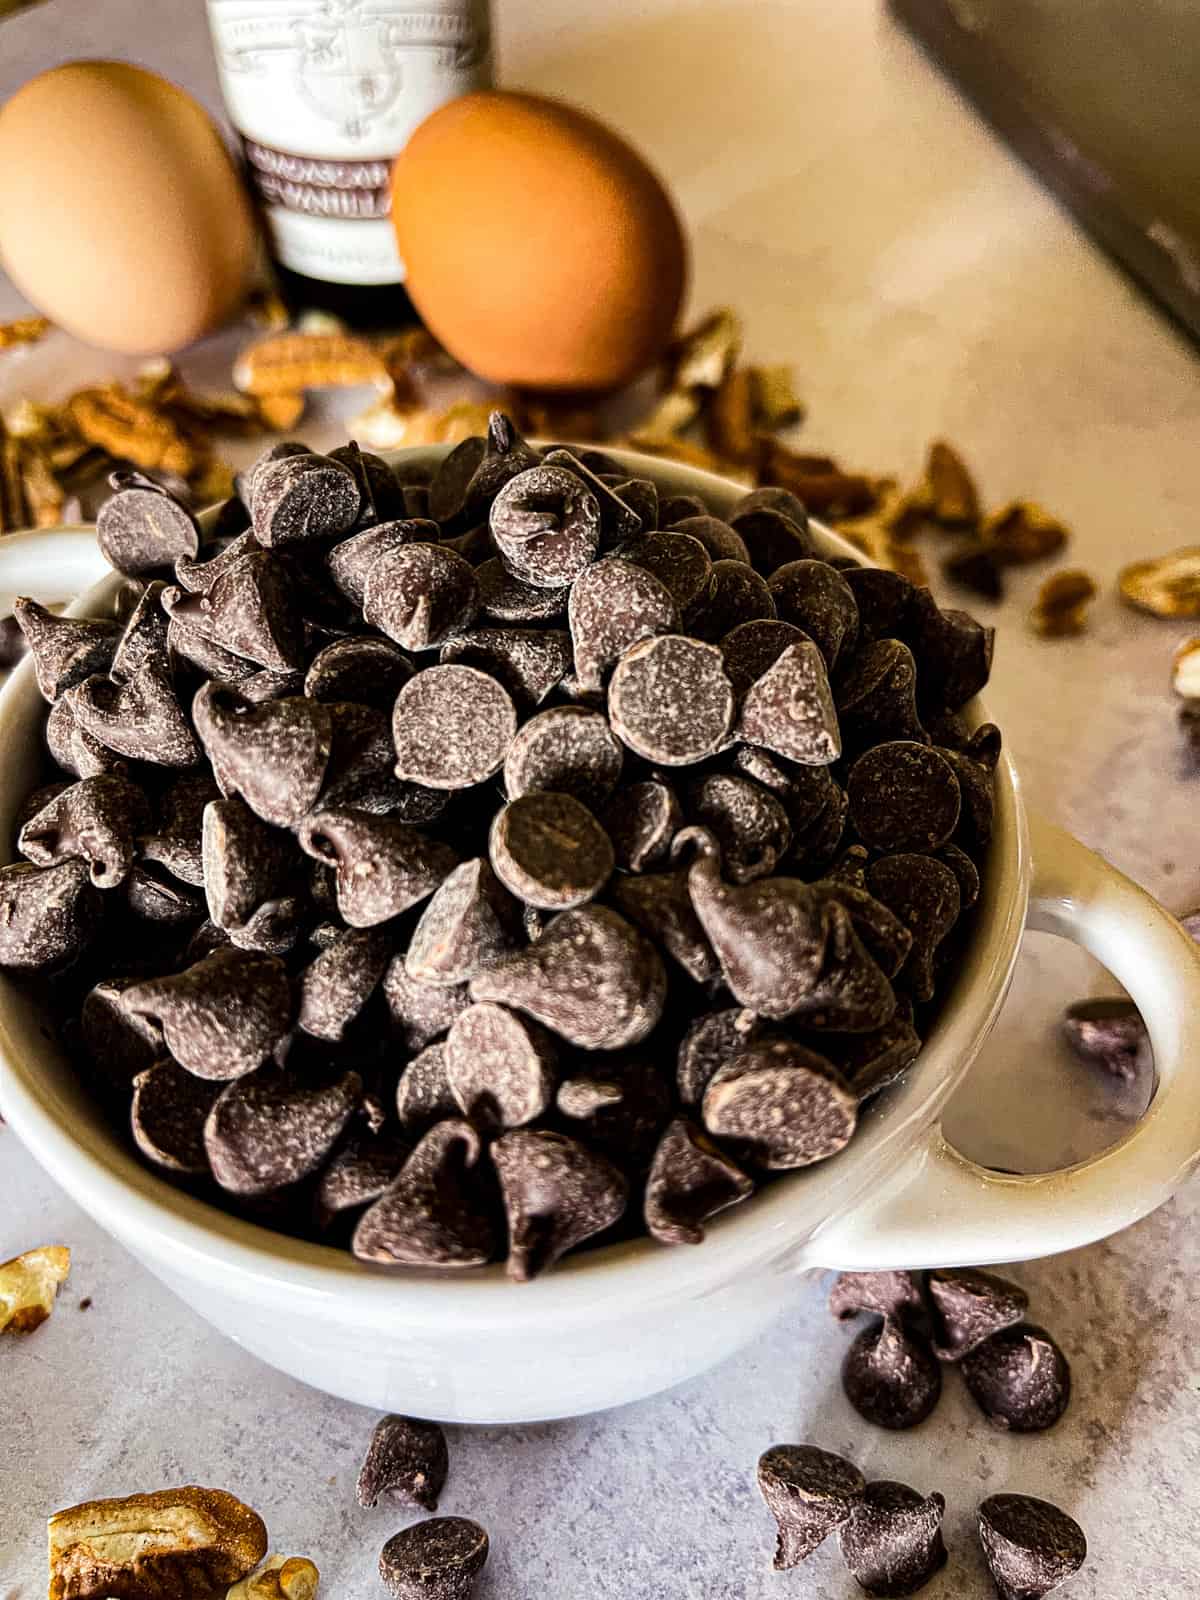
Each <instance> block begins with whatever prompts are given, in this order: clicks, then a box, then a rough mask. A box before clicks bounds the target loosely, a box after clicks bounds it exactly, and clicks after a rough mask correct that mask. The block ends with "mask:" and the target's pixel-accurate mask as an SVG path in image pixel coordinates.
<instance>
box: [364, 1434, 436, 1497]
mask: <svg viewBox="0 0 1200 1600" xmlns="http://www.w3.org/2000/svg"><path fill="white" fill-rule="evenodd" d="M449 1470H450V1452H449V1451H448V1450H447V1449H446V1435H445V1434H444V1433H443V1432H442V1430H441V1429H440V1428H439V1427H438V1425H437V1423H436V1422H422V1421H420V1419H419V1418H417V1417H398V1416H390V1417H381V1418H380V1419H379V1421H378V1422H377V1423H376V1424H375V1431H374V1433H372V1435H371V1443H370V1444H369V1445H368V1446H367V1454H366V1459H365V1460H364V1461H363V1464H362V1467H361V1468H360V1469H359V1474H358V1483H357V1486H356V1488H355V1498H356V1499H357V1501H358V1503H359V1505H360V1506H363V1507H364V1508H366V1507H369V1506H373V1505H377V1504H378V1502H379V1496H380V1495H381V1494H382V1495H386V1496H387V1498H388V1499H389V1500H391V1501H394V1502H395V1503H396V1504H397V1505H402V1506H418V1507H419V1508H420V1509H421V1510H422V1511H436V1510H437V1503H438V1495H440V1494H441V1492H442V1490H443V1488H444V1487H445V1484H446V1474H447V1473H448V1472H449Z"/></svg>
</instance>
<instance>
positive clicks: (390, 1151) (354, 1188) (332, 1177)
mask: <svg viewBox="0 0 1200 1600" xmlns="http://www.w3.org/2000/svg"><path fill="white" fill-rule="evenodd" d="M363 1104H364V1107H365V1104H366V1096H365V1095H364V1097H363ZM407 1157H408V1146H407V1145H405V1144H403V1143H402V1142H401V1141H400V1140H399V1139H398V1138H396V1136H395V1135H394V1134H391V1133H378V1132H375V1133H351V1134H350V1135H349V1136H348V1137H347V1138H345V1139H344V1140H343V1142H342V1143H341V1145H339V1147H338V1149H337V1150H336V1151H335V1152H334V1154H333V1156H332V1157H331V1158H330V1161H329V1165H328V1166H327V1167H326V1168H325V1170H324V1171H323V1172H322V1173H321V1176H320V1178H319V1179H318V1181H317V1187H316V1191H315V1193H314V1195H313V1217H314V1220H315V1222H316V1224H317V1226H318V1227H319V1228H329V1227H330V1226H331V1225H332V1224H333V1223H335V1222H336V1221H337V1219H338V1218H339V1217H342V1216H344V1215H345V1214H346V1213H347V1212H349V1211H361V1210H362V1208H363V1207H364V1206H367V1205H370V1203H371V1201H372V1200H378V1199H379V1197H380V1195H381V1194H383V1192H384V1191H385V1190H386V1189H387V1188H388V1187H389V1186H390V1185H391V1184H392V1182H393V1181H394V1180H395V1179H396V1177H397V1176H398V1175H399V1172H400V1168H401V1167H402V1166H403V1165H404V1163H405V1160H406V1159H407Z"/></svg>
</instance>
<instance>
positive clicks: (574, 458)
mask: <svg viewBox="0 0 1200 1600" xmlns="http://www.w3.org/2000/svg"><path fill="white" fill-rule="evenodd" d="M597 453H598V452H595V451H574V450H565V449H558V450H547V452H546V455H545V463H546V465H547V466H548V467H559V468H561V469H563V470H564V471H566V472H568V473H570V474H571V475H572V476H573V477H576V478H578V479H580V481H581V482H582V483H584V484H585V485H586V487H587V488H588V489H590V490H591V492H592V494H593V495H595V497H596V504H597V506H598V507H599V509H600V546H601V548H602V549H604V550H611V549H612V547H613V546H614V545H616V544H620V543H621V541H622V540H624V539H634V538H636V537H637V536H638V534H640V533H642V532H644V531H646V528H645V525H644V524H643V522H642V519H641V517H640V516H639V514H638V512H637V511H636V510H635V508H634V507H633V506H631V505H630V504H629V502H628V501H627V500H625V499H624V498H623V497H622V495H621V494H620V493H619V491H618V490H617V488H616V484H617V483H618V482H621V481H623V480H622V479H621V478H620V477H619V476H618V474H617V473H609V474H608V481H607V482H606V481H605V479H604V478H602V477H601V476H600V473H601V470H602V469H601V467H600V465H599V464H598V463H597V462H595V461H594V460H587V461H585V460H584V459H583V458H584V456H592V457H594V456H595V455H596V454H597Z"/></svg>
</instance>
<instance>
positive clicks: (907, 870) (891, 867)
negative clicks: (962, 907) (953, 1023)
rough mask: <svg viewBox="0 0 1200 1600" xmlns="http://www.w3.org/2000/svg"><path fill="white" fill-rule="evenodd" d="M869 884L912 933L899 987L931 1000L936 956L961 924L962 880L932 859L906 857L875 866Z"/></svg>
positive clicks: (887, 858)
mask: <svg viewBox="0 0 1200 1600" xmlns="http://www.w3.org/2000/svg"><path fill="white" fill-rule="evenodd" d="M867 884H868V889H869V892H870V893H871V894H872V895H873V896H874V897H875V899H876V900H881V901H882V902H883V904H884V905H885V906H887V907H888V909H889V910H891V911H893V912H894V913H895V914H896V916H897V917H898V918H899V919H900V921H901V922H902V923H903V924H904V925H905V927H907V928H908V930H909V932H910V933H911V934H912V949H911V951H910V952H909V955H908V958H907V960H906V961H905V963H904V965H903V966H902V967H901V969H900V972H899V974H898V975H897V981H898V983H899V984H900V986H901V987H903V988H905V989H907V990H908V991H909V992H910V993H911V994H912V995H913V998H914V999H916V1000H920V1001H925V1000H931V999H932V998H933V993H934V957H935V955H936V953H937V949H938V946H939V945H940V944H941V943H942V940H943V939H944V938H945V937H946V935H947V934H948V933H949V932H950V930H951V928H953V926H954V924H955V923H956V922H957V920H958V914H959V893H958V879H957V878H956V877H955V876H954V874H953V872H951V870H950V868H949V867H947V866H946V865H945V864H944V863H943V862H941V861H937V860H935V859H934V858H933V857H932V856H927V855H919V854H914V853H910V852H902V853H900V854H898V855H889V856H884V857H882V859H881V860H879V861H875V862H872V864H871V866H870V867H869V868H868V871H867ZM885 1020H886V1019H885Z"/></svg>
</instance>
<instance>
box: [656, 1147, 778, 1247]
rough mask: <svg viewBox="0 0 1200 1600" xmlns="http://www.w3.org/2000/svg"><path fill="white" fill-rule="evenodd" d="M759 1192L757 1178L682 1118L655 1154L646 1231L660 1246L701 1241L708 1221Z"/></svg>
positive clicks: (698, 1242)
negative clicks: (756, 1183)
mask: <svg viewBox="0 0 1200 1600" xmlns="http://www.w3.org/2000/svg"><path fill="white" fill-rule="evenodd" d="M753 1192H754V1182H753V1179H751V1178H749V1177H747V1176H746V1174H745V1173H744V1172H743V1171H742V1169H741V1168H740V1167H739V1166H737V1165H736V1164H735V1163H734V1162H733V1161H731V1160H730V1159H729V1157H728V1156H727V1155H725V1154H724V1152H723V1151H721V1150H718V1148H717V1147H716V1145H715V1144H713V1143H712V1141H711V1140H710V1139H707V1138H706V1137H705V1135H704V1133H703V1131H702V1130H701V1129H700V1128H697V1127H696V1126H695V1124H694V1123H691V1122H688V1121H686V1120H685V1119H684V1118H682V1117H679V1118H677V1119H676V1120H675V1121H674V1122H672V1123H671V1125H670V1127H669V1128H668V1129H667V1131H666V1132H665V1133H664V1134H663V1136H662V1138H661V1140H660V1141H659V1145H658V1149H657V1150H656V1151H655V1152H654V1160H653V1162H652V1163H651V1166H650V1176H649V1177H648V1179H647V1180H646V1198H645V1206H644V1215H645V1221H646V1230H647V1232H648V1233H649V1234H650V1237H651V1238H652V1239H657V1240H658V1242H659V1244H701V1243H703V1240H704V1224H705V1223H706V1222H707V1221H708V1219H709V1218H710V1217H715V1216H716V1215H717V1213H718V1212H720V1211H725V1210H727V1209H728V1208H729V1207H730V1206H734V1205H737V1203H738V1201H739V1200H746V1199H748V1198H749V1196H750V1195H751V1194H753Z"/></svg>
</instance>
